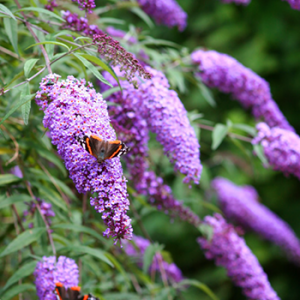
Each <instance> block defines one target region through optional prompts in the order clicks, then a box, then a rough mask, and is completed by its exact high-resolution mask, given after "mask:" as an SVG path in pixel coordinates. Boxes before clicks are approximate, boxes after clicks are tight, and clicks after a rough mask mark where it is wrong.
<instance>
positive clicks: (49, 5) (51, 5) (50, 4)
mask: <svg viewBox="0 0 300 300" xmlns="http://www.w3.org/2000/svg"><path fill="white" fill-rule="evenodd" d="M57 6H58V4H57V3H56V0H48V2H47V4H46V5H45V9H48V10H50V11H53V9H54V8H55V7H57Z"/></svg>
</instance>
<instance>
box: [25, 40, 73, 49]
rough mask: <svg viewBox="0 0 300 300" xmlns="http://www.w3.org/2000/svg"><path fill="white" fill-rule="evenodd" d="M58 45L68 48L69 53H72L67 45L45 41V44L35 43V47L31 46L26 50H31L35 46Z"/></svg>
mask: <svg viewBox="0 0 300 300" xmlns="http://www.w3.org/2000/svg"><path fill="white" fill-rule="evenodd" d="M47 44H49V45H57V46H62V47H64V48H67V49H68V51H70V48H69V47H68V46H67V45H66V44H63V43H60V42H54V41H44V42H40V43H35V44H33V45H30V46H29V47H27V48H26V49H25V50H27V49H29V48H32V47H34V46H37V45H47Z"/></svg>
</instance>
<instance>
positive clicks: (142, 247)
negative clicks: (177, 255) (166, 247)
mask: <svg viewBox="0 0 300 300" xmlns="http://www.w3.org/2000/svg"><path fill="white" fill-rule="evenodd" d="M132 241H133V243H134V245H133V244H132V243H129V242H126V244H125V246H124V251H125V253H126V254H127V255H129V256H132V257H133V258H134V259H135V260H136V262H137V264H138V265H139V266H140V267H142V266H143V258H144V255H145V251H146V249H147V248H148V247H149V246H150V244H151V243H150V241H149V240H147V239H145V238H143V237H141V236H136V235H134V236H133V239H132ZM158 260H159V258H158V255H157V254H156V255H155V256H154V258H153V261H152V263H151V265H150V267H149V272H150V273H151V271H152V270H154V271H160V270H161V267H163V268H164V271H165V272H166V276H167V278H168V280H169V281H171V282H180V281H181V280H183V276H182V273H181V270H180V269H179V268H178V267H177V266H176V264H174V263H168V262H166V261H164V260H163V259H162V261H161V266H160V264H159V262H158Z"/></svg>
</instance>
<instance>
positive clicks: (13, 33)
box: [3, 18, 19, 55]
mask: <svg viewBox="0 0 300 300" xmlns="http://www.w3.org/2000/svg"><path fill="white" fill-rule="evenodd" d="M3 22H4V27H5V31H6V34H7V36H8V38H9V40H10V42H11V44H12V46H13V48H14V50H15V52H16V53H17V54H18V55H19V50H18V22H17V20H14V19H8V18H5V19H4V20H3Z"/></svg>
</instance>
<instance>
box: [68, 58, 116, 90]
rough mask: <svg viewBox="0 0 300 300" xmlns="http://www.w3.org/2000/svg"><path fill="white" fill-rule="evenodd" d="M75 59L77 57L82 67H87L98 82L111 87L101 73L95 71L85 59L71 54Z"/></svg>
mask: <svg viewBox="0 0 300 300" xmlns="http://www.w3.org/2000/svg"><path fill="white" fill-rule="evenodd" d="M73 55H74V56H75V57H77V58H78V59H79V60H80V61H81V62H82V63H83V64H84V65H85V67H87V68H88V69H89V70H90V71H91V72H92V73H93V74H94V75H95V77H97V78H98V79H99V80H100V81H102V82H104V83H105V84H107V85H109V86H111V87H112V85H111V83H110V82H108V81H107V80H106V79H105V78H104V77H103V76H102V75H101V73H100V72H99V71H98V70H97V69H96V67H95V66H94V65H93V64H91V63H90V62H89V61H88V60H87V59H85V58H84V57H83V56H82V55H80V54H78V53H73Z"/></svg>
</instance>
